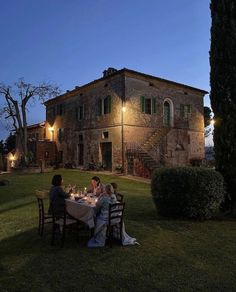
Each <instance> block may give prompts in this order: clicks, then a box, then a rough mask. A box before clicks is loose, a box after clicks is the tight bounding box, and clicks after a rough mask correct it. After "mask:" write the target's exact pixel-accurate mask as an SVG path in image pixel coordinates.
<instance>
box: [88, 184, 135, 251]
mask: <svg viewBox="0 0 236 292" xmlns="http://www.w3.org/2000/svg"><path fill="white" fill-rule="evenodd" d="M113 192H114V190H113V187H112V185H111V184H107V185H106V186H105V192H104V193H102V194H101V195H100V196H99V198H98V201H97V204H96V210H97V213H96V224H95V229H94V236H93V237H92V238H91V239H90V240H89V242H88V247H102V246H105V244H106V239H107V237H106V232H107V224H108V212H109V204H112V203H117V200H116V196H115V195H114V193H113ZM136 243H137V242H136V239H135V238H131V237H130V236H129V235H128V234H127V233H126V232H125V228H124V226H123V234H122V244H123V245H128V244H136Z"/></svg>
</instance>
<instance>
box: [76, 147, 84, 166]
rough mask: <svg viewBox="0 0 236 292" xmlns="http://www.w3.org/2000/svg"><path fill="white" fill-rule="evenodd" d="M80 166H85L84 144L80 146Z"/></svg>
mask: <svg viewBox="0 0 236 292" xmlns="http://www.w3.org/2000/svg"><path fill="white" fill-rule="evenodd" d="M77 149H78V165H84V144H78V148H77Z"/></svg>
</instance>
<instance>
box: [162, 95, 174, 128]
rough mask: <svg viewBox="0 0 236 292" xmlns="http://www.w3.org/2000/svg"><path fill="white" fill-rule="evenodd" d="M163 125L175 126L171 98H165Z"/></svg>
mask: <svg viewBox="0 0 236 292" xmlns="http://www.w3.org/2000/svg"><path fill="white" fill-rule="evenodd" d="M163 125H164V127H172V126H173V103H172V101H171V100H170V99H165V100H164V105H163Z"/></svg>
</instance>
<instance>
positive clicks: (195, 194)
mask: <svg viewBox="0 0 236 292" xmlns="http://www.w3.org/2000/svg"><path fill="white" fill-rule="evenodd" d="M151 191H152V197H153V201H154V203H155V205H156V208H157V211H158V213H159V214H160V215H161V216H168V217H187V218H195V219H200V220H204V219H209V218H211V217H212V214H213V211H214V210H215V209H216V208H218V207H219V205H220V203H221V202H222V200H223V198H224V180H223V177H222V175H221V174H220V173H218V172H216V171H215V170H212V169H209V168H203V167H176V168H160V169H158V170H156V171H155V172H154V173H153V177H152V182H151Z"/></svg>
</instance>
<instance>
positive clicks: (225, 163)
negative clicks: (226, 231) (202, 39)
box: [210, 0, 236, 208]
mask: <svg viewBox="0 0 236 292" xmlns="http://www.w3.org/2000/svg"><path fill="white" fill-rule="evenodd" d="M211 16H212V27H211V49H210V66H211V73H210V84H211V93H210V99H211V107H212V109H213V112H214V120H215V124H214V136H213V137H214V151H215V160H216V169H217V170H219V171H220V172H221V173H222V175H223V176H224V179H225V182H226V187H227V194H228V195H227V197H226V200H225V202H226V203H228V205H230V207H231V208H232V207H233V206H234V204H235V202H236V192H235V190H236V119H235V117H236V86H235V85H236V53H235V52H236V4H235V0H211ZM227 198H230V200H229V199H227Z"/></svg>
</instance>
